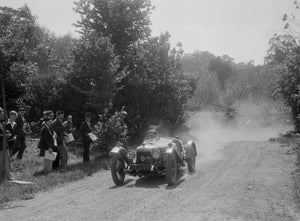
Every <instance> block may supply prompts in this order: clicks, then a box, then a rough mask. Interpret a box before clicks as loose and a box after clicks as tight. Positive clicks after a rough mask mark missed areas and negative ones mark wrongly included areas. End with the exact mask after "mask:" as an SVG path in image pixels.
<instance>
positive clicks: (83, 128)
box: [79, 121, 91, 143]
mask: <svg viewBox="0 0 300 221" xmlns="http://www.w3.org/2000/svg"><path fill="white" fill-rule="evenodd" d="M79 133H80V136H81V140H82V142H83V143H89V142H91V139H90V137H89V136H88V134H89V133H91V127H89V125H88V123H87V122H86V121H83V122H82V123H81V125H80V128H79Z"/></svg>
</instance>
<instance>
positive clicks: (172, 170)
mask: <svg viewBox="0 0 300 221" xmlns="http://www.w3.org/2000/svg"><path fill="white" fill-rule="evenodd" d="M176 178H177V158H176V156H175V154H174V153H172V154H169V155H167V158H166V181H167V183H168V185H169V186H172V185H174V184H175V182H176Z"/></svg>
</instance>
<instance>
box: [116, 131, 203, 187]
mask: <svg viewBox="0 0 300 221" xmlns="http://www.w3.org/2000/svg"><path fill="white" fill-rule="evenodd" d="M110 153H111V175H112V179H113V181H114V183H115V184H116V185H122V184H123V183H124V179H125V174H129V175H132V176H139V177H142V176H148V175H152V174H157V175H165V177H166V181H167V183H168V185H174V184H175V182H176V178H177V173H178V169H179V168H181V167H184V166H185V165H187V167H188V170H189V171H190V172H193V171H194V170H195V163H196V156H197V150H196V145H195V143H194V142H193V141H188V142H186V143H183V142H182V141H180V140H179V139H177V138H170V137H161V138H160V137H158V136H157V132H156V131H155V130H150V131H148V133H147V136H146V139H145V141H144V142H143V144H142V145H140V146H138V147H137V148H136V150H135V151H132V150H126V149H125V148H124V147H122V146H120V145H119V146H116V147H114V148H113V149H112V150H111V152H110Z"/></svg>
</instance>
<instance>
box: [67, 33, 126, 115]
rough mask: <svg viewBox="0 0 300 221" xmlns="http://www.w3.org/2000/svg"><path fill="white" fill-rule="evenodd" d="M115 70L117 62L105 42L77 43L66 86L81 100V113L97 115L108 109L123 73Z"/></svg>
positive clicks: (103, 38)
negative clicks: (90, 112) (82, 105)
mask: <svg viewBox="0 0 300 221" xmlns="http://www.w3.org/2000/svg"><path fill="white" fill-rule="evenodd" d="M118 67H119V59H118V57H117V56H116V55H115V54H114V50H113V46H112V44H111V43H110V40H109V38H106V37H98V36H97V35H94V38H91V36H90V37H89V39H86V38H82V39H81V40H79V42H78V44H77V45H76V48H75V50H74V69H73V73H72V74H71V75H70V84H71V86H72V87H73V88H74V89H75V90H76V91H77V92H79V93H81V94H82V95H83V96H84V98H85V103H84V108H83V109H82V110H81V111H84V110H85V111H87V110H90V111H96V112H100V111H102V110H103V109H104V108H105V107H107V106H108V104H109V103H110V102H111V101H112V99H113V97H114V95H115V93H116V92H117V91H118V89H119V88H118V85H117V84H118V83H119V82H120V81H121V80H122V78H123V77H124V73H123V72H118V71H117V69H118Z"/></svg>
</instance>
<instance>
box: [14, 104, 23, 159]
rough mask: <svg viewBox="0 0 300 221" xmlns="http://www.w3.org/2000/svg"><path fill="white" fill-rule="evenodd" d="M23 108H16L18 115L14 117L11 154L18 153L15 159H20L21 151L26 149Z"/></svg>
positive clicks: (21, 156)
mask: <svg viewBox="0 0 300 221" xmlns="http://www.w3.org/2000/svg"><path fill="white" fill-rule="evenodd" d="M24 115H25V109H24V108H22V107H20V108H19V109H18V117H17V119H16V123H17V126H16V135H17V137H16V142H15V145H14V149H13V151H12V156H13V155H15V154H16V153H18V156H17V159H18V160H22V158H23V153H24V151H25V149H26V143H25V140H26V133H25V129H24V123H25V118H24ZM12 156H11V157H12Z"/></svg>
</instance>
